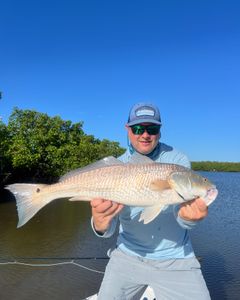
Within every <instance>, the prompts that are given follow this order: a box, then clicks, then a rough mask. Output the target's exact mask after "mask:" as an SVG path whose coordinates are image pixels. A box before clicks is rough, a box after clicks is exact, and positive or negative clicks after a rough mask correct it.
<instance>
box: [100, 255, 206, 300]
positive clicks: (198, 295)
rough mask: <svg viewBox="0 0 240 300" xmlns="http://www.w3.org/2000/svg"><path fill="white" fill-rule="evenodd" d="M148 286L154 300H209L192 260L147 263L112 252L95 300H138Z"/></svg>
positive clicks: (196, 266) (147, 260) (203, 282)
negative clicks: (151, 289)
mask: <svg viewBox="0 0 240 300" xmlns="http://www.w3.org/2000/svg"><path fill="white" fill-rule="evenodd" d="M148 285H149V286H151V287H152V288H153V290H154V293H155V296H156V299H157V300H160V299H169V300H193V299H194V300H209V299H210V295H209V292H208V289H207V286H206V283H205V281H204V278H203V276H202V272H201V269H200V264H199V262H198V260H197V259H196V258H186V259H169V260H160V261H159V260H149V259H145V258H141V257H135V256H129V255H127V254H125V253H123V252H122V251H121V250H118V249H115V250H114V251H113V252H112V254H111V258H110V261H109V263H108V265H107V268H106V272H105V275H104V278H103V281H102V285H101V288H100V291H99V294H98V300H139V299H140V297H141V295H142V294H143V292H144V290H145V289H146V287H147V286H148Z"/></svg>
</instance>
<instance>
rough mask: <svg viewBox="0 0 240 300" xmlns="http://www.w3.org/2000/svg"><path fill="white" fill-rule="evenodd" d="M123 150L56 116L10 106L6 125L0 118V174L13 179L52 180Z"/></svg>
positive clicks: (80, 123) (115, 144)
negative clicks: (11, 110) (7, 175)
mask: <svg viewBox="0 0 240 300" xmlns="http://www.w3.org/2000/svg"><path fill="white" fill-rule="evenodd" d="M124 151H125V149H124V148H122V147H120V145H119V143H118V142H114V141H109V140H107V139H103V140H100V139H97V138H95V137H94V136H93V135H88V134H86V133H85V132H84V130H83V122H78V123H72V122H71V121H65V120H62V119H61V118H60V117H59V116H55V117H50V116H48V115H47V114H44V113H40V112H37V111H33V110H21V109H18V108H14V110H13V112H12V114H11V116H10V117H9V120H8V124H7V125H5V124H4V123H3V122H1V121H0V155H1V173H2V174H11V181H13V180H21V181H23V180H27V179H29V180H30V179H32V180H41V181H42V180H46V181H52V180H54V179H56V178H58V177H59V176H61V175H63V174H64V173H66V172H68V171H69V170H72V169H76V168H79V167H83V166H85V165H88V164H90V163H91V162H94V161H96V160H99V159H101V158H103V157H106V156H110V155H112V156H115V157H117V156H119V155H121V154H122V153H123V152H124Z"/></svg>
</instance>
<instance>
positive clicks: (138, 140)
mask: <svg viewBox="0 0 240 300" xmlns="http://www.w3.org/2000/svg"><path fill="white" fill-rule="evenodd" d="M138 125H143V126H149V125H151V126H152V125H153V126H155V124H152V123H141V124H138ZM126 128H127V130H128V138H129V140H130V142H131V144H132V146H133V147H134V148H135V149H136V150H137V151H138V152H139V153H141V154H149V153H151V152H152V151H153V149H154V148H155V147H156V146H157V144H158V141H159V138H160V133H157V134H149V133H148V132H147V130H144V132H143V133H142V134H134V133H133V132H132V129H131V127H129V126H126Z"/></svg>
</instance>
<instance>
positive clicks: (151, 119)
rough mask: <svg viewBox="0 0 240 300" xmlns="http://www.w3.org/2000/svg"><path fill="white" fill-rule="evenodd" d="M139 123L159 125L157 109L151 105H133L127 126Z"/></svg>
mask: <svg viewBox="0 0 240 300" xmlns="http://www.w3.org/2000/svg"><path fill="white" fill-rule="evenodd" d="M139 123H153V124H158V125H161V124H162V123H161V117H160V112H159V109H158V107H157V106H156V105H154V104H152V103H143V102H142V103H137V104H135V105H134V106H133V107H132V108H131V110H130V112H129V117H128V122H127V125H128V126H133V125H136V124H139Z"/></svg>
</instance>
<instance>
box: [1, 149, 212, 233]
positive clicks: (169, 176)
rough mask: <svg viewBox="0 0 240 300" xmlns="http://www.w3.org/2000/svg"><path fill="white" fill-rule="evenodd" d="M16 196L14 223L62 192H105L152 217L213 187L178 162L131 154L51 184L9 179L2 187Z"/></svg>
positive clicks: (86, 197) (206, 195) (79, 195)
mask: <svg viewBox="0 0 240 300" xmlns="http://www.w3.org/2000/svg"><path fill="white" fill-rule="evenodd" d="M5 188H6V189H7V190H9V191H10V192H11V193H13V194H14V196H15V198H16V205H17V211H18V225H17V227H18V228H19V227H21V226H23V225H24V224H26V223H27V222H28V221H29V220H30V219H31V218H32V217H33V216H34V215H35V214H37V212H38V211H39V210H40V209H42V208H43V207H44V206H46V205H47V204H48V203H50V202H52V201H54V200H56V199H61V198H67V199H68V200H70V201H91V200H92V199H93V198H99V197H100V198H104V199H108V200H111V201H114V202H117V203H121V204H123V205H127V206H138V207H143V210H142V212H141V214H140V216H139V222H141V221H142V222H143V223H144V224H147V223H149V222H151V221H152V220H153V219H155V218H156V217H157V216H158V215H159V214H160V212H161V210H162V209H163V208H164V207H165V206H166V205H172V204H179V203H183V202H186V201H190V200H193V199H196V198H202V199H203V200H204V201H205V202H206V204H207V205H210V204H211V203H212V202H213V201H214V200H215V199H216V197H217V194H218V190H217V188H216V186H215V184H213V183H212V182H210V181H209V180H208V179H207V178H205V177H202V176H201V175H200V174H198V173H197V172H195V171H193V170H191V169H189V168H186V167H183V166H181V165H177V164H170V163H159V162H154V161H153V160H151V159H150V158H148V157H147V156H144V155H141V154H136V155H133V156H132V157H131V159H130V161H129V163H123V162H121V161H120V160H119V159H117V158H114V157H113V156H109V157H106V158H104V159H101V160H99V161H97V162H95V163H92V164H90V165H88V166H86V167H83V168H79V169H76V170H73V171H70V172H68V173H67V174H65V175H64V176H62V177H61V178H60V179H59V181H58V182H56V183H53V184H28V183H14V184H10V185H8V186H6V187H5Z"/></svg>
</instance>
